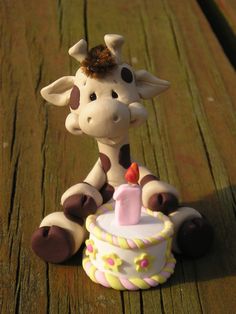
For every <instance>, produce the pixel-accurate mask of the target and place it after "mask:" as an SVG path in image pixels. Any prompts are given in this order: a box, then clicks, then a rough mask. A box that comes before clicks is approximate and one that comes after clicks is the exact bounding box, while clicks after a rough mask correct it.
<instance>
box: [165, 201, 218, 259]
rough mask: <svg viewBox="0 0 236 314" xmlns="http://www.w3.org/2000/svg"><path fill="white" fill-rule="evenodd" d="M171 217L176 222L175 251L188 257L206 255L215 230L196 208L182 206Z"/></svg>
mask: <svg viewBox="0 0 236 314" xmlns="http://www.w3.org/2000/svg"><path fill="white" fill-rule="evenodd" d="M169 218H170V219H171V221H172V222H173V224H174V230H175V233H174V238H173V247H172V249H173V251H174V252H175V253H178V254H182V255H184V256H186V257H191V258H192V257H193V258H197V257H201V256H203V255H205V254H206V253H207V252H208V251H209V248H210V247H211V245H212V243H213V240H214V230H213V228H212V226H211V225H210V223H209V222H208V220H207V219H206V218H205V217H203V216H202V215H201V214H200V213H199V212H198V211H197V210H196V209H194V208H191V207H180V208H178V211H175V212H172V213H171V214H170V215H169Z"/></svg>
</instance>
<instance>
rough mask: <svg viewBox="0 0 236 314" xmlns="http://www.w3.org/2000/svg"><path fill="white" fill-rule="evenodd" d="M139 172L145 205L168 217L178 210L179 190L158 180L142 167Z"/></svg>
mask: <svg viewBox="0 0 236 314" xmlns="http://www.w3.org/2000/svg"><path fill="white" fill-rule="evenodd" d="M139 170H140V180H139V184H140V185H141V186H142V201H143V205H144V206H145V207H148V208H150V209H151V210H153V211H160V212H162V213H164V214H166V215H168V214H169V213H171V212H172V211H174V210H176V208H177V207H178V198H179V194H178V192H177V190H176V189H175V188H174V187H173V186H171V185H170V184H168V183H166V182H163V181H160V180H158V178H157V177H156V176H154V175H153V174H151V172H150V171H149V170H148V169H146V168H145V167H143V166H140V167H139Z"/></svg>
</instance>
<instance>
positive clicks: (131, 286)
mask: <svg viewBox="0 0 236 314" xmlns="http://www.w3.org/2000/svg"><path fill="white" fill-rule="evenodd" d="M85 251H86V249H85V250H84V255H83V268H84V270H85V272H86V274H87V275H88V276H89V278H90V279H91V280H92V281H93V282H95V283H99V284H101V285H102V286H104V287H107V288H113V289H115V290H139V289H149V288H151V287H156V286H158V285H159V284H162V283H164V282H166V281H167V279H168V278H169V277H170V276H171V275H172V274H173V272H174V268H175V264H176V260H175V258H174V257H173V255H172V254H171V255H170V256H169V258H168V259H167V260H166V264H165V266H164V267H163V269H162V270H161V272H159V273H158V274H154V275H152V276H151V277H146V278H138V277H137V278H127V277H123V276H122V277H118V276H115V275H113V274H110V273H107V272H104V271H101V270H99V269H97V268H96V267H95V266H94V265H93V264H92V262H91V260H90V257H89V256H86V255H85Z"/></svg>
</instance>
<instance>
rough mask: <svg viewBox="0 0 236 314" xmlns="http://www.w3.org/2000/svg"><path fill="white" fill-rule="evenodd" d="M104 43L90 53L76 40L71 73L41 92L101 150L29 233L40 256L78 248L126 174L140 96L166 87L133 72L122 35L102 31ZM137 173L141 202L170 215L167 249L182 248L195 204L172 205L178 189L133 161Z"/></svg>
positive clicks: (142, 115)
mask: <svg viewBox="0 0 236 314" xmlns="http://www.w3.org/2000/svg"><path fill="white" fill-rule="evenodd" d="M104 40H105V43H106V47H102V46H97V47H95V48H93V49H91V50H90V51H88V49H87V43H86V41H84V40H81V41H79V42H78V43H77V44H76V45H75V46H73V47H72V48H71V49H70V50H69V54H70V55H72V56H73V57H75V58H76V59H77V60H78V61H79V62H80V63H81V66H80V68H79V69H78V71H77V72H76V74H75V76H65V77H62V78H60V79H58V80H57V81H55V82H53V83H52V84H50V85H49V86H47V87H45V88H43V89H42V90H41V94H42V96H43V97H44V98H45V99H46V100H47V101H48V102H50V103H52V104H54V105H57V106H65V105H69V107H70V114H69V115H68V117H67V118H66V122H65V126H66V128H67V130H68V131H69V132H70V133H72V134H75V135H80V134H82V133H85V134H87V135H89V136H92V137H94V138H95V139H96V140H97V143H98V148H99V158H98V160H97V162H96V163H95V165H94V167H93V168H92V170H91V171H90V172H89V174H88V175H87V177H86V178H85V179H84V181H83V182H82V183H78V184H76V185H74V186H72V187H70V188H69V189H68V190H67V191H66V192H65V193H64V194H63V195H62V198H61V204H62V206H63V209H64V213H62V212H55V213H52V214H50V215H48V216H47V217H45V218H44V219H43V221H42V222H41V224H40V228H39V229H37V230H36V231H35V233H34V235H33V237H32V247H33V250H34V251H35V252H36V254H37V255H39V256H40V257H42V258H43V259H44V260H46V261H50V262H61V261H64V260H66V259H67V258H69V257H70V256H72V255H73V254H74V253H75V252H77V251H78V249H79V247H80V245H81V243H82V242H83V241H84V240H85V238H86V237H87V233H86V231H85V227H84V220H85V219H86V217H87V216H88V215H89V214H93V213H95V212H96V210H97V208H98V207H99V206H101V205H102V204H104V203H105V202H108V201H110V200H111V199H112V196H113V193H114V189H115V188H116V187H118V186H119V185H121V184H124V183H125V178H124V174H125V172H126V170H127V168H128V167H129V166H130V165H131V162H132V160H131V156H130V146H129V139H128V130H129V128H131V127H136V126H139V125H140V124H142V123H143V122H144V121H145V120H146V118H147V112H146V109H145V107H144V106H143V105H142V104H141V99H149V98H152V97H154V96H156V95H159V94H160V93H161V92H163V91H164V90H166V89H167V88H168V87H169V83H168V82H167V81H164V80H161V79H159V78H157V77H155V76H153V75H152V74H150V73H149V72H147V71H145V70H139V71H135V70H134V69H133V68H132V67H131V66H130V65H128V64H126V63H123V62H122V61H121V47H122V45H123V42H124V39H123V37H122V36H120V35H105V37H104ZM139 170H140V178H139V184H140V186H141V187H142V204H143V206H144V207H148V208H151V209H152V210H160V211H162V212H164V213H165V214H169V216H170V217H171V219H172V221H173V223H174V225H175V234H176V240H175V241H174V243H175V244H174V248H173V249H174V250H175V251H176V252H180V251H181V249H180V246H179V243H178V241H177V235H178V232H179V230H180V229H181V226H182V225H183V223H185V222H186V221H188V220H189V221H190V220H192V219H200V220H201V219H202V216H201V214H200V213H199V212H197V211H196V210H195V209H193V208H188V207H182V208H181V209H178V207H179V206H178V197H179V195H178V192H177V190H176V189H175V188H174V187H172V186H171V185H169V184H168V183H165V182H162V181H160V180H159V179H158V178H157V177H156V176H154V175H153V174H152V173H151V172H150V171H149V170H148V169H147V168H145V167H144V166H142V165H139ZM200 231H201V230H200ZM55 247H56V248H57V252H54V251H55V250H54V249H53V248H55ZM58 250H59V252H58ZM200 251H201V250H200ZM54 253H55V254H54ZM54 256H56V258H54Z"/></svg>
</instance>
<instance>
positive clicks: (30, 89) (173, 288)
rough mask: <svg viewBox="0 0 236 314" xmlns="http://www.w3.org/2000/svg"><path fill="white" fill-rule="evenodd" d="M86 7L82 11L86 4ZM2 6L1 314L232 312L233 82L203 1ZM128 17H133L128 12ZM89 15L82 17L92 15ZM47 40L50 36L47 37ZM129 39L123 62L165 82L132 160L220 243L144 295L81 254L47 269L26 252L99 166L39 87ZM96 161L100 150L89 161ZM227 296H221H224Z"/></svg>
mask: <svg viewBox="0 0 236 314" xmlns="http://www.w3.org/2000/svg"><path fill="white" fill-rule="evenodd" d="M85 4H86V2H85ZM85 4H84V2H83V1H66V0H63V1H58V2H56V1H55V2H54V1H51V2H50V3H49V2H48V1H44V0H43V1H41V2H40V5H39V4H38V3H36V2H34V1H32V2H28V1H26V0H21V1H17V2H14V3H11V4H10V3H9V2H8V1H2V2H1V3H0V34H1V49H0V62H1V63H0V64H1V77H2V78H3V79H2V80H1V89H0V95H1V106H0V127H1V132H0V136H1V138H0V141H1V145H0V153H1V157H2V158H1V161H0V199H1V200H3V201H2V202H1V204H0V212H1V225H2V226H3V228H2V230H1V232H0V236H1V243H0V250H1V254H0V258H1V260H0V266H1V279H0V283H1V294H2V295H1V298H0V308H1V310H2V312H3V313H14V312H19V313H25V312H30V313H46V312H48V313H56V312H59V313H68V312H72V313H86V314H87V313H95V312H101V313H108V312H109V313H110V312H114V313H122V312H124V313H189V312H190V313H201V312H206V313H232V312H233V309H234V308H235V307H236V304H235V298H234V295H235V270H236V267H235V266H236V265H235V261H236V258H235V252H236V250H235V249H236V247H235V245H236V244H235V243H234V241H232V239H234V238H235V232H236V231H235V230H236V228H235V213H234V206H235V197H236V196H235V183H236V168H235V167H236V166H235V163H234V162H232V156H235V155H236V154H235V153H236V151H235V150H236V147H235V134H236V130H235V129H236V123H235V108H236V107H235V99H236V98H235V96H236V95H235V92H236V91H235V87H234V86H235V84H234V81H235V72H234V71H233V70H232V67H231V66H230V64H229V62H228V61H227V59H226V57H225V55H224V53H223V51H222V49H221V47H220V45H219V43H218V42H217V40H216V38H215V36H214V34H212V32H211V29H210V28H209V25H208V23H207V22H206V19H205V18H204V16H203V14H202V12H201V10H199V7H198V6H197V5H196V3H195V1H181V2H178V3H177V2H176V1H173V0H165V1H162V2H159V1H158V2H157V1H146V2H143V1H141V0H135V1H130V2H127V1H124V0H122V1H119V2H113V1H112V2H111V1H105V0H104V1H101V2H100V4H99V5H97V1H94V0H93V1H92V0H90V1H88V2H87V5H85ZM127 12H129V13H128V14H127ZM84 14H85V15H84ZM49 30H50V31H49ZM108 32H110V33H112V32H114V33H120V34H124V35H125V37H126V45H125V47H124V58H125V59H126V60H128V61H129V62H130V63H132V64H133V65H134V67H135V68H137V69H138V68H146V69H148V70H149V71H151V72H153V73H155V74H158V75H159V76H160V77H162V78H165V79H168V80H170V81H171V83H172V88H171V89H170V90H169V91H168V92H167V93H166V94H165V95H163V96H161V97H160V98H159V99H156V100H155V101H147V102H145V105H146V106H147V108H148V111H149V120H148V122H147V123H146V124H145V125H144V126H143V127H142V128H138V129H133V130H132V131H131V142H132V152H133V155H134V156H135V157H136V158H137V159H138V160H140V161H141V162H143V163H146V164H147V166H148V167H149V168H150V169H152V170H153V172H155V173H158V174H159V175H160V176H161V178H162V179H163V180H166V181H169V182H171V183H172V184H174V185H175V186H177V187H178V188H179V189H180V191H181V193H182V198H183V201H184V202H188V203H190V204H192V205H193V206H194V207H196V208H198V209H200V210H202V212H203V213H204V214H205V215H207V216H208V217H209V218H210V220H211V221H212V223H213V224H214V227H215V230H216V243H215V246H214V248H213V249H212V251H211V252H210V254H209V255H208V256H207V257H204V258H202V259H200V260H197V261H189V260H185V259H182V258H179V260H178V264H177V267H176V271H175V274H174V276H173V277H172V278H171V279H170V280H169V281H168V282H167V283H166V284H165V285H163V286H161V287H160V288H157V289H151V290H148V291H143V292H121V293H120V292H117V291H114V290H111V289H106V288H103V287H101V286H99V285H96V284H94V283H92V282H91V281H90V280H89V278H88V277H87V276H86V275H85V273H84V271H83V270H82V268H81V252H79V253H78V254H77V255H76V256H75V257H74V258H73V259H72V260H71V261H69V262H68V263H66V264H64V265H47V264H45V263H44V262H42V261H40V260H39V259H38V258H37V257H36V256H35V255H34V254H33V253H32V252H31V250H30V249H29V248H30V237H31V234H32V233H33V231H34V230H35V228H36V227H37V226H38V224H39V222H40V220H41V219H42V217H43V216H45V215H46V214H48V213H50V212H53V211H55V210H60V206H59V203H60V197H61V194H62V193H63V192H64V191H65V190H66V189H67V188H68V187H69V186H70V185H72V184H74V183H76V182H78V181H80V180H82V179H83V177H84V176H85V175H86V174H87V172H88V170H89V168H90V167H91V166H92V165H93V163H94V161H95V160H96V158H97V148H96V144H95V142H94V141H93V140H92V139H89V138H87V137H84V138H76V137H73V136H72V135H70V134H68V133H67V132H66V130H65V128H64V120H65V117H66V115H67V113H68V109H67V108H60V109H59V108H55V107H52V106H45V102H44V101H43V100H42V98H41V96H40V95H39V90H40V88H41V87H43V86H45V85H47V84H48V83H49V82H52V81H54V80H55V79H57V78H58V77H61V76H63V75H67V74H68V75H69V74H72V73H74V71H75V69H76V67H77V66H78V65H77V64H76V62H74V61H71V58H69V56H68V54H67V49H68V48H69V47H70V46H71V45H73V44H74V43H75V42H76V41H77V40H79V39H80V38H81V37H86V34H87V33H88V39H89V44H90V46H93V45H94V44H99V43H101V41H102V38H103V35H104V34H105V33H108ZM91 151H93V152H94V154H93V155H91ZM222 290H223V291H224V292H225V293H224V294H222Z"/></svg>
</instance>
